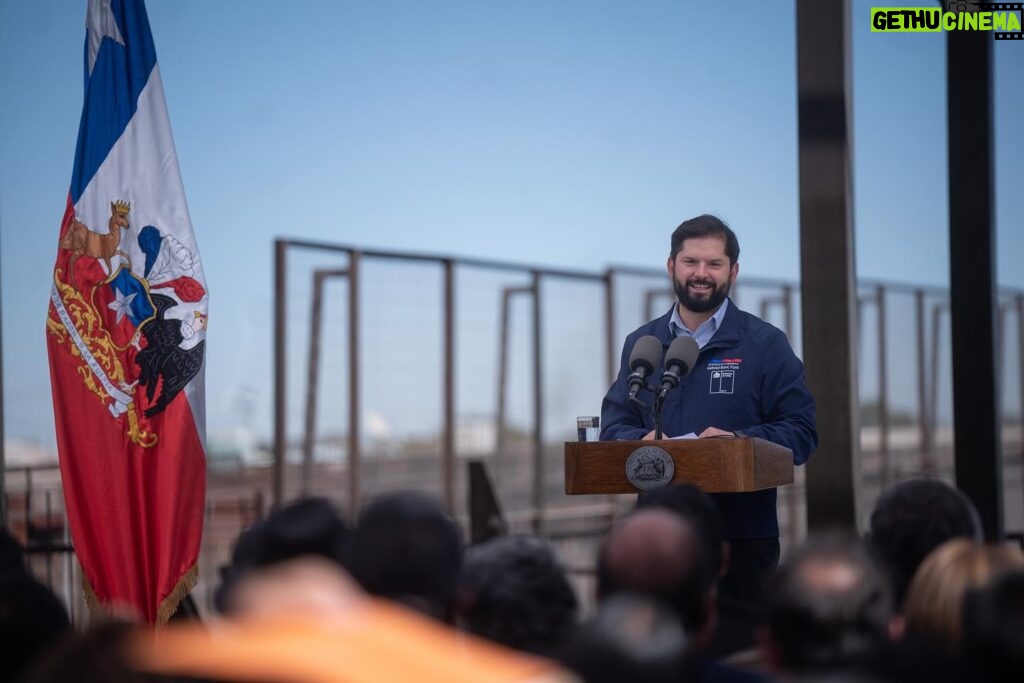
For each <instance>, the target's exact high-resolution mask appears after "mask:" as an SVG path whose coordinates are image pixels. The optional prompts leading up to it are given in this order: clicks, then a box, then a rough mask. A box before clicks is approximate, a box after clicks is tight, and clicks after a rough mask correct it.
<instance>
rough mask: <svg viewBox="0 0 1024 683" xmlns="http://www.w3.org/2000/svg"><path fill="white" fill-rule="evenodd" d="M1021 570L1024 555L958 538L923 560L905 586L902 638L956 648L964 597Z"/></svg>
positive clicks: (959, 636) (1005, 547)
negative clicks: (912, 637) (908, 636)
mask: <svg viewBox="0 0 1024 683" xmlns="http://www.w3.org/2000/svg"><path fill="white" fill-rule="evenodd" d="M1020 570H1024V554H1022V553H1021V551H1020V550H1018V549H1016V548H1010V547H1009V546H1001V545H983V544H980V543H975V542H973V541H968V540H967V539H962V538H960V539H954V540H952V541H948V542H946V543H944V544H943V545H941V546H940V547H938V548H937V549H936V550H934V551H933V552H932V553H931V554H930V555H928V557H927V558H925V561H924V562H922V563H921V567H920V568H919V569H918V570H917V573H916V574H915V575H914V580H913V581H912V582H911V583H910V590H909V591H908V592H907V601H906V604H905V606H904V611H903V613H904V616H905V617H906V629H907V632H908V633H911V634H916V635H921V636H924V637H926V638H929V639H932V640H935V641H936V642H938V643H941V644H943V645H945V646H947V647H948V648H951V649H952V648H956V647H957V646H958V645H959V644H960V641H961V633H962V625H961V622H962V619H963V604H964V596H965V595H966V594H967V592H968V591H970V590H971V589H978V588H983V587H985V586H986V585H988V584H990V583H992V582H993V581H994V580H995V579H997V578H999V577H1000V576H1002V575H1004V574H1007V573H1009V572H1011V571H1020Z"/></svg>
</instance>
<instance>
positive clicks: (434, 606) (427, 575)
mask: <svg viewBox="0 0 1024 683" xmlns="http://www.w3.org/2000/svg"><path fill="white" fill-rule="evenodd" d="M461 564H462V543H461V540H460V535H459V528H458V526H457V525H456V524H455V521H454V520H452V518H451V517H449V516H448V513H447V512H445V509H444V508H443V507H442V506H441V504H440V502H438V501H437V499H436V498H434V497H432V496H428V495H426V494H423V493H416V492H399V493H389V494H384V495H382V496H380V497H378V498H376V499H375V500H373V501H371V502H370V503H369V504H368V505H367V506H366V507H365V508H363V510H362V512H361V513H360V515H359V521H358V522H357V523H356V527H355V531H354V533H353V537H352V555H351V568H352V574H353V576H354V577H355V579H356V580H357V581H359V583H360V584H362V586H363V588H364V589H366V591H367V592H368V593H371V594H373V595H377V596H380V597H383V598H388V599H390V600H394V601H396V602H398V603H401V604H403V605H405V606H406V607H409V608H411V609H414V610H417V611H419V612H422V613H423V614H426V615H428V616H431V617H433V618H435V619H438V620H440V621H443V622H447V623H452V622H453V621H454V602H455V586H456V581H457V580H458V574H459V569H460V567H461Z"/></svg>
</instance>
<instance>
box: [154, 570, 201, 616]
mask: <svg viewBox="0 0 1024 683" xmlns="http://www.w3.org/2000/svg"><path fill="white" fill-rule="evenodd" d="M198 582H199V567H198V565H196V564H194V565H192V566H191V567H190V568H189V570H188V571H187V572H185V574H184V575H183V576H182V577H181V579H179V580H178V584H177V585H176V586H175V587H174V590H172V591H171V592H170V593H169V594H168V595H167V597H166V598H164V599H163V601H162V602H161V603H160V607H159V608H158V609H157V611H156V626H157V628H159V627H161V626H163V625H164V624H166V623H167V622H168V621H169V620H170V618H171V617H172V616H174V613H175V612H177V611H178V605H180V604H181V601H182V600H184V599H185V597H186V596H187V595H188V592H189V591H190V590H192V589H193V588H195V586H196V583H198Z"/></svg>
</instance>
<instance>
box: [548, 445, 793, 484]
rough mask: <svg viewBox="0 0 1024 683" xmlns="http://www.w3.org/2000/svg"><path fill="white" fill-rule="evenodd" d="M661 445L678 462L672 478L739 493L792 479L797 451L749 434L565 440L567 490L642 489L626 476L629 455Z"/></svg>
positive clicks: (675, 480)
mask: <svg viewBox="0 0 1024 683" xmlns="http://www.w3.org/2000/svg"><path fill="white" fill-rule="evenodd" d="M645 446H657V447H658V448H661V449H662V450H664V451H665V452H666V453H667V454H668V455H669V457H670V458H671V459H672V462H673V463H675V473H674V475H673V476H672V479H671V482H670V483H672V484H681V483H687V484H694V485H696V486H698V487H700V488H701V489H702V490H704V491H706V492H708V493H741V492H745V491H757V490H758V489H767V488H774V487H776V486H782V485H784V484H792V483H793V452H792V451H791V450H789V449H788V448H786V447H785V446H779V445H778V444H774V443H771V442H770V441H765V440H764V439H753V438H748V437H716V438H711V439H662V440H660V441H595V442H591V443H578V442H573V441H569V442H566V444H565V492H566V493H567V494H570V495H575V494H581V493H639V492H640V489H639V488H637V487H636V486H634V485H633V484H632V483H630V481H629V479H628V478H627V476H626V460H628V459H629V457H630V455H632V454H633V452H634V451H636V450H638V449H640V448H642V447H645Z"/></svg>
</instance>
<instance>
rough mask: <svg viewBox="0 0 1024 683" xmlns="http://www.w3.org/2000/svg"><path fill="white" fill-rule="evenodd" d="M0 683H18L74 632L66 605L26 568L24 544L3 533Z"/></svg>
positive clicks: (0, 535)
mask: <svg viewBox="0 0 1024 683" xmlns="http://www.w3.org/2000/svg"><path fill="white" fill-rule="evenodd" d="M0 549H2V560H0V562H2V564H0V649H2V652H3V654H2V655H0V681H14V680H17V679H18V676H19V675H20V674H21V673H22V672H24V671H25V670H26V669H27V668H28V667H29V666H30V665H31V664H32V662H33V661H35V660H37V659H38V658H40V657H42V656H44V655H45V654H46V653H47V652H48V650H49V649H50V648H52V647H53V645H54V644H55V643H57V642H59V641H60V640H61V639H62V638H64V637H65V636H66V635H67V634H69V633H70V632H71V620H70V619H69V618H68V613H67V610H66V609H65V608H64V604H63V603H62V602H61V601H60V600H59V599H58V598H57V596H56V595H54V594H53V591H51V590H50V589H49V588H47V587H46V586H44V585H43V584H41V583H40V582H39V581H37V580H36V579H35V578H33V576H32V575H31V574H30V573H29V571H28V569H27V567H26V566H25V556H24V553H23V551H22V549H21V544H20V543H18V541H17V540H16V539H15V538H14V537H13V536H12V535H10V533H8V531H7V530H6V529H0Z"/></svg>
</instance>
